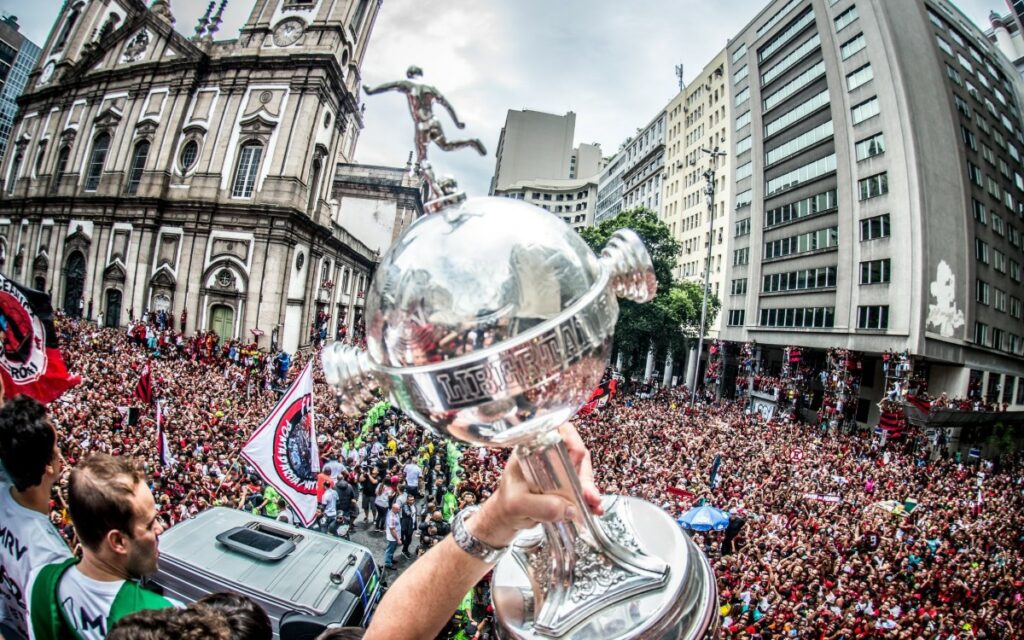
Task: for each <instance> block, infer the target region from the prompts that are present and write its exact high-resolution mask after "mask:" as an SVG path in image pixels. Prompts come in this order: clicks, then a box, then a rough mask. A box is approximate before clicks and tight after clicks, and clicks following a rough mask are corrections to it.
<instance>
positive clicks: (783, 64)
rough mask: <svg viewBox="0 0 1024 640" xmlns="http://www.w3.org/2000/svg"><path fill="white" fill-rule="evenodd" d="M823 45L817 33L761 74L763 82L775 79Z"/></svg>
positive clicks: (763, 83)
mask: <svg viewBox="0 0 1024 640" xmlns="http://www.w3.org/2000/svg"><path fill="white" fill-rule="evenodd" d="M820 47H821V36H820V35H818V34H817V33H815V34H814V35H812V36H811V37H810V38H809V39H808V40H806V41H805V42H804V43H803V44H801V45H800V46H799V47H797V48H796V49H793V50H792V51H791V52H789V53H788V54H786V55H785V57H783V58H782V59H781V60H779V61H778V62H777V63H775V64H774V65H772V67H771V68H769V69H768V70H767V71H765V72H764V73H762V74H761V84H762V85H766V84H768V83H769V82H771V81H773V80H775V79H776V78H778V77H779V76H781V75H782V74H784V73H785V72H787V71H789V70H790V69H792V68H793V65H795V64H796V63H797V62H799V61H800V60H802V59H803V58H804V56H806V55H807V54H809V53H810V52H812V51H816V50H817V49H819V48H820Z"/></svg>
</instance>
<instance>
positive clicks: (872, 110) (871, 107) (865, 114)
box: [850, 97, 882, 124]
mask: <svg viewBox="0 0 1024 640" xmlns="http://www.w3.org/2000/svg"><path fill="white" fill-rule="evenodd" d="M881 112H882V109H881V107H880V106H879V104H878V97H874V98H871V99H870V100H865V101H864V102H861V103H860V104H858V105H856V106H854V107H853V108H852V109H850V113H851V114H852V118H853V124H860V123H862V122H864V121H866V120H870V119H871V118H874V117H875V116H877V115H878V114H879V113H881Z"/></svg>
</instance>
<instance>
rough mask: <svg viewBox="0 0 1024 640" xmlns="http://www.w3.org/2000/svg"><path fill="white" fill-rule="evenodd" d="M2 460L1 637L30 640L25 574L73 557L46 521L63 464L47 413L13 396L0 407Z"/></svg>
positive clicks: (0, 503) (21, 397) (27, 579)
mask: <svg viewBox="0 0 1024 640" xmlns="http://www.w3.org/2000/svg"><path fill="white" fill-rule="evenodd" d="M0 461H2V462H3V466H4V469H6V471H7V476H8V478H7V479H6V480H5V481H4V482H3V483H2V484H0V524H2V526H3V527H4V528H5V529H6V536H7V541H8V542H7V544H4V545H0V571H3V575H4V579H3V580H0V635H2V636H3V637H4V638H7V639H8V640H20V639H23V638H28V627H29V622H28V589H29V575H30V573H31V572H32V571H33V570H34V569H36V568H38V567H42V566H45V565H48V564H51V563H54V562H60V561H61V560H64V559H65V558H69V557H71V551H70V550H69V549H68V545H67V544H66V543H65V542H64V540H63V538H61V537H60V534H59V533H57V530H56V529H54V527H53V524H52V523H51V522H50V518H49V514H50V496H51V494H52V492H53V486H54V484H56V482H57V480H58V479H59V478H60V474H61V470H62V469H63V467H64V460H63V458H62V457H61V455H60V450H59V449H58V448H57V432H56V431H55V430H54V428H53V425H52V424H50V421H49V419H48V418H47V416H46V408H45V407H44V406H43V405H41V404H39V403H38V402H36V401H35V400H33V399H32V398H29V397H28V396H17V397H15V398H13V399H11V400H8V401H7V403H6V404H4V405H3V406H2V407H0Z"/></svg>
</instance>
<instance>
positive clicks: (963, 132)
mask: <svg viewBox="0 0 1024 640" xmlns="http://www.w3.org/2000/svg"><path fill="white" fill-rule="evenodd" d="M960 139H962V140H963V141H964V145H965V146H966V147H967V148H968V149H970V150H971V151H977V150H978V138H977V136H975V135H974V132H973V131H971V130H970V129H968V128H967V127H965V126H964V125H960Z"/></svg>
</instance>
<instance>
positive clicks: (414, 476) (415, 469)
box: [402, 458, 423, 500]
mask: <svg viewBox="0 0 1024 640" xmlns="http://www.w3.org/2000/svg"><path fill="white" fill-rule="evenodd" d="M402 471H404V472H405V487H406V489H405V491H406V493H408V494H410V495H412V496H413V497H415V498H416V499H417V500H419V499H420V498H421V497H422V496H421V495H420V478H421V477H422V476H423V469H420V465H418V464H416V458H409V461H408V462H407V463H406V465H405V467H404V468H403V469H402Z"/></svg>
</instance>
